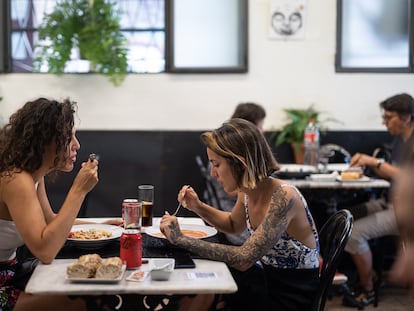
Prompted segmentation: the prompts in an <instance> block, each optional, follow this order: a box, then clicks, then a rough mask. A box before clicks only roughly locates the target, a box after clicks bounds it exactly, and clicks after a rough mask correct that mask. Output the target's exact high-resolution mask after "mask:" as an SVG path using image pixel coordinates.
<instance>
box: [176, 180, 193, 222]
mask: <svg viewBox="0 0 414 311" xmlns="http://www.w3.org/2000/svg"><path fill="white" fill-rule="evenodd" d="M188 188H190V186H187V188H186V189H185V191H184V195H183V198H182V200H181V202H182V201H183V200H184V197H185V192H186V191H187V189H188ZM181 202H180V203H178V206H177V209H176V210H175V212H174V214H172V216H175V215H177V213H178V211H179V210H180V208H181V206H182V204H181Z"/></svg>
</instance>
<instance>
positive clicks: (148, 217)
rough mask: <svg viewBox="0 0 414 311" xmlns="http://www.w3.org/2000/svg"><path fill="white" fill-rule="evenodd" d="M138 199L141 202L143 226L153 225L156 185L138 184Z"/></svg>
mask: <svg viewBox="0 0 414 311" xmlns="http://www.w3.org/2000/svg"><path fill="white" fill-rule="evenodd" d="M138 200H139V202H140V203H141V215H142V218H141V226H143V227H149V226H152V217H153V209H154V186H153V185H140V186H138Z"/></svg>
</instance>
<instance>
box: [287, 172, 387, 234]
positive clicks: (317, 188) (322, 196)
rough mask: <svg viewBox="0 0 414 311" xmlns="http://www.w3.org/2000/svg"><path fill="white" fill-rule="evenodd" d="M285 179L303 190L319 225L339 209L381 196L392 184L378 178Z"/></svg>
mask: <svg viewBox="0 0 414 311" xmlns="http://www.w3.org/2000/svg"><path fill="white" fill-rule="evenodd" d="M284 181H285V182H287V183H289V184H292V185H294V186H296V187H297V188H298V189H299V190H300V191H301V193H302V194H303V196H304V197H305V198H306V200H307V202H308V204H309V207H310V209H311V212H312V215H313V217H314V219H315V222H316V224H317V226H318V227H320V226H321V225H323V224H324V223H325V221H326V220H327V218H328V217H329V216H330V215H332V214H333V213H334V212H335V211H337V210H338V209H341V208H346V207H347V206H352V205H356V204H360V203H361V202H363V201H367V200H369V199H370V198H375V197H379V196H381V195H383V194H384V191H387V190H388V188H390V186H391V183H390V182H389V181H387V180H384V179H376V178H370V179H369V180H367V181H337V180H333V181H319V180H311V179H309V178H304V179H284Z"/></svg>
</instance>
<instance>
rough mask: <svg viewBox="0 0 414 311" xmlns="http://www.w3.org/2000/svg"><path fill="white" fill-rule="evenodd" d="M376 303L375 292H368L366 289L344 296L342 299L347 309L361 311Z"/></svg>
mask: <svg viewBox="0 0 414 311" xmlns="http://www.w3.org/2000/svg"><path fill="white" fill-rule="evenodd" d="M374 301H375V291H374V290H371V291H367V290H365V289H360V290H358V291H355V292H349V293H346V294H344V297H343V299H342V305H344V306H346V307H354V308H358V309H359V310H362V309H364V308H365V307H366V306H368V305H369V304H371V303H374Z"/></svg>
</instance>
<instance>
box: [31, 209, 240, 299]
mask: <svg viewBox="0 0 414 311" xmlns="http://www.w3.org/2000/svg"><path fill="white" fill-rule="evenodd" d="M81 219H82V220H85V221H87V222H96V223H98V224H99V223H102V222H103V221H105V220H107V219H108V218H81ZM159 221H160V218H159V217H154V220H153V226H152V227H148V228H144V227H143V228H142V230H141V231H142V245H143V247H142V254H143V264H142V265H141V266H140V267H139V268H136V269H124V272H123V274H122V276H121V277H119V278H117V279H115V280H99V279H85V280H71V279H69V278H68V277H67V274H66V269H67V267H68V265H70V264H71V263H72V262H74V261H75V260H76V258H78V256H80V255H83V254H88V253H98V254H99V255H100V256H102V258H105V257H112V256H119V250H120V243H119V238H117V239H112V240H111V241H109V242H107V243H105V245H102V247H99V248H93V249H88V248H87V247H86V249H85V248H84V247H80V248H79V245H76V243H75V245H74V244H73V243H67V244H66V245H65V246H64V247H63V248H62V250H61V252H60V253H59V254H58V256H57V257H56V259H55V260H54V261H53V262H52V263H50V264H42V263H40V264H38V265H37V267H36V268H35V270H34V272H33V274H32V276H31V277H30V279H29V282H28V283H27V286H26V289H25V291H26V292H27V293H30V294H34V295H61V294H65V295H112V294H140V295H160V294H179V295H181V294H189V295H191V294H207V293H216V294H219V293H223V294H224V293H234V292H236V291H237V285H236V282H235V281H234V279H233V277H232V274H231V272H230V270H229V268H228V267H227V265H226V264H225V263H223V262H219V261H213V260H208V259H204V258H200V257H198V256H196V255H195V254H191V253H188V252H187V253H188V254H189V255H190V256H191V257H192V259H193V261H194V263H195V267H194V268H176V269H174V270H173V272H172V274H171V276H170V278H169V279H168V280H166V281H158V280H152V278H151V275H150V273H149V271H150V269H151V260H152V259H154V258H165V257H172V258H174V256H177V255H179V254H182V253H183V252H185V251H184V250H182V249H179V248H178V247H175V246H173V245H171V244H170V243H169V242H168V241H167V240H166V239H165V238H162V237H154V236H150V235H149V234H147V233H146V231H147V232H149V230H150V229H151V230H154V228H157V226H158V228H159ZM178 222H179V224H180V226H183V227H185V226H190V227H191V226H195V227H197V228H203V226H206V227H209V226H207V225H205V224H204V222H203V220H202V219H200V218H197V217H178ZM207 229H208V230H207ZM206 230H207V232H211V227H210V228H206ZM209 230H210V231H209ZM206 239H207V240H209V239H210V240H211V242H212V243H214V242H215V240H214V239H215V236H214V234H211V236H209V237H208V238H206ZM136 271H142V275H144V276H145V277H144V278H143V279H142V280H139V281H137V280H132V281H131V280H128V279H129V277H130V276H131V274H133V273H135V272H136Z"/></svg>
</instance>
